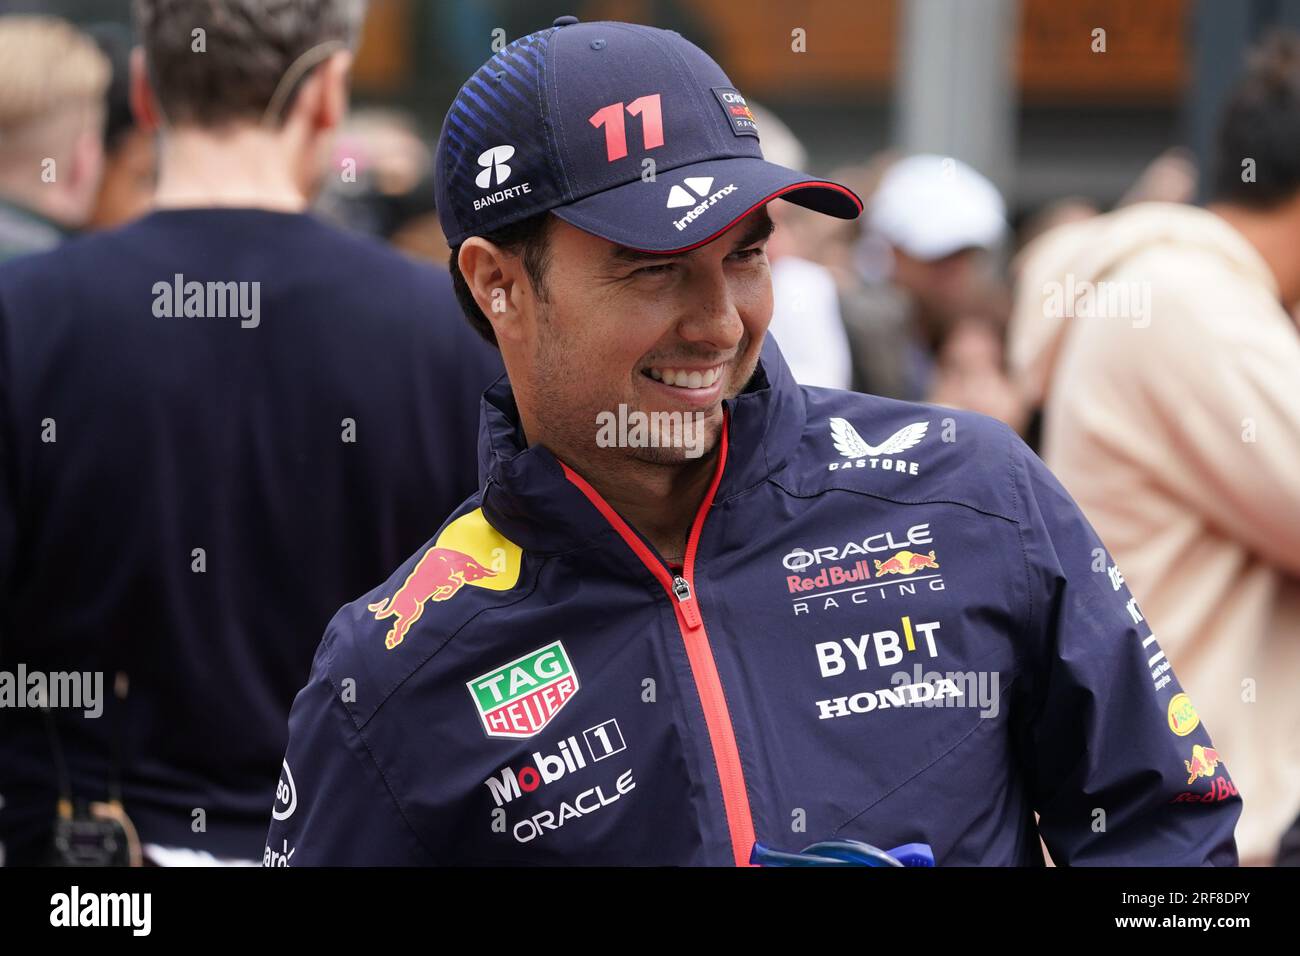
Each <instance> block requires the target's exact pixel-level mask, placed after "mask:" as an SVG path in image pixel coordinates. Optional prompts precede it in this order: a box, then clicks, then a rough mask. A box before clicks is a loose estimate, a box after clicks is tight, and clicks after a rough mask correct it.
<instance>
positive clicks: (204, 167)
mask: <svg viewBox="0 0 1300 956" xmlns="http://www.w3.org/2000/svg"><path fill="white" fill-rule="evenodd" d="M289 152H290V151H289V150H288V149H287V148H286V146H285V144H284V142H283V136H282V134H281V133H280V132H278V131H274V130H265V129H261V128H258V127H250V126H246V127H240V128H238V129H233V130H229V131H222V132H214V131H210V130H201V129H194V128H188V127H187V128H182V129H176V130H171V131H169V132H168V133H167V134H166V135H165V136H164V137H163V141H162V151H161V155H160V161H159V167H160V172H159V176H158V189H157V192H156V194H155V205H157V206H158V207H159V208H176V207H195V206H202V207H206V206H238V207H245V208H253V209H271V210H278V211H282V212H301V211H303V210H304V209H306V208H307V197H306V196H305V195H303V191H302V188H301V186H300V185H299V183H298V182H297V180H296V178H295V176H294V162H293V159H292V158H291V156H290V155H288V154H289Z"/></svg>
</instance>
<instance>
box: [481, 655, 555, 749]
mask: <svg viewBox="0 0 1300 956" xmlns="http://www.w3.org/2000/svg"><path fill="white" fill-rule="evenodd" d="M465 686H466V687H468V688H469V695H470V697H472V698H473V699H474V707H475V708H476V709H477V710H478V715H479V719H480V720H482V721H483V730H484V731H485V732H486V733H487V735H488V736H489V737H514V738H524V737H531V736H533V735H534V734H536V733H537V732H538V731H540V730H541V729H542V728H543V727H545V726H546V725H547V724H549V723H550V722H551V720H552V718H554V717H555V715H556V714H558V713H559V712H560V708H561V707H563V706H564V705H565V704H567V703H568V702H569V700H570V698H572V697H573V695H574V694H576V693H577V692H578V672H577V671H576V670H574V668H573V662H572V661H570V660H569V655H568V654H567V653H565V650H564V645H563V644H561V643H560V642H559V641H554V642H552V643H550V644H547V645H546V646H545V647H539V648H538V649H537V650H535V651H533V652H531V653H529V654H525V655H524V656H523V657H518V658H516V659H515V660H513V661H511V662H510V663H509V664H504V665H502V666H501V667H497V668H494V669H493V670H490V671H488V672H487V673H486V674H482V675H480V676H478V677H475V678H474V679H473V680H471V681H466V683H465Z"/></svg>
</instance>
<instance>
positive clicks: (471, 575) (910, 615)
mask: <svg viewBox="0 0 1300 956" xmlns="http://www.w3.org/2000/svg"><path fill="white" fill-rule="evenodd" d="M725 407H726V410H727V427H726V429H725V435H726V439H725V442H723V443H721V453H720V455H719V459H718V464H717V468H716V473H715V478H714V482H713V486H712V487H711V488H710V490H709V492H708V494H707V496H706V498H705V500H704V502H703V504H702V506H701V508H700V511H699V513H698V515H697V517H696V519H695V522H694V526H693V529H692V531H691V534H690V537H689V540H688V549H687V552H686V557H685V563H684V566H683V567H682V569H681V570H680V572H677V571H675V570H673V569H671V568H669V567H667V566H666V565H665V564H664V562H663V561H662V560H661V559H660V558H659V557H658V556H657V554H656V553H655V551H654V549H653V548H652V547H651V546H650V545H649V544H648V543H647V542H646V541H645V540H644V539H643V538H641V537H640V536H639V535H638V534H637V533H636V531H635V530H633V529H631V528H629V527H628V526H627V525H626V524H625V523H624V522H623V520H622V519H621V518H620V517H619V516H618V515H617V513H615V512H614V511H613V510H612V509H611V508H610V507H609V506H608V505H607V504H606V503H605V502H604V501H603V499H601V497H600V496H599V495H598V494H597V493H596V492H595V490H594V489H592V488H591V487H590V486H589V485H588V484H587V482H586V481H585V480H584V479H583V478H582V477H581V476H580V475H577V474H576V473H574V472H573V471H571V470H570V469H569V468H568V467H567V466H565V465H564V464H562V463H561V462H559V461H558V460H557V459H556V458H555V457H554V456H553V455H552V454H551V453H550V452H549V451H547V450H546V449H545V448H544V447H541V446H538V447H533V448H526V447H525V446H524V444H523V442H522V439H521V432H520V428H519V423H518V418H517V413H516V410H515V407H514V403H513V399H512V397H511V393H510V390H509V387H508V383H507V382H505V381H502V382H501V383H498V385H497V386H495V387H494V388H493V389H491V390H489V392H488V393H487V394H486V395H485V397H484V403H483V410H482V424H481V427H480V477H481V482H480V484H481V487H480V491H479V493H478V494H477V495H475V496H474V497H473V498H471V499H470V500H469V501H467V502H466V503H465V504H464V505H463V506H462V507H461V508H459V509H458V510H457V511H456V512H455V514H454V515H453V516H452V519H451V520H450V521H448V523H447V524H445V525H444V526H443V527H442V529H441V530H440V531H439V532H438V534H437V536H436V537H435V538H434V540H432V541H430V542H429V543H428V544H427V545H426V546H425V548H423V549H422V550H421V551H420V552H419V553H417V554H416V555H414V556H413V557H412V558H411V559H410V560H409V561H407V562H406V564H404V565H403V566H402V567H401V568H400V569H398V571H397V573H396V574H395V575H393V577H392V578H391V579H389V581H388V582H387V583H385V584H384V585H382V586H381V587H379V588H377V589H376V590H374V591H372V592H371V593H370V594H368V595H366V596H365V597H363V598H362V599H361V600H359V601H357V602H356V603H354V604H351V605H349V606H348V607H345V608H343V609H342V610H341V611H340V612H339V613H338V614H337V615H336V616H335V618H334V620H333V621H332V622H331V623H330V625H329V627H328V629H327V631H326V633H325V637H324V640H323V641H322V643H321V645H320V647H319V649H318V650H317V653H316V659H315V662H314V664H313V667H312V674H311V679H310V682H309V683H308V684H307V686H306V687H305V688H304V689H303V690H302V691H301V692H300V693H299V695H298V697H297V699H296V701H295V702H294V706H293V711H292V715H291V717H290V738H289V747H288V753H287V756H286V759H285V762H284V766H283V768H282V771H281V779H280V785H279V790H278V797H277V801H276V805H275V808H274V812H273V817H274V818H273V820H272V822H271V827H270V832H269V835H268V839H267V846H266V849H265V851H264V853H263V862H264V863H265V864H268V865H290V866H296V865H313V864H402V865H417V864H706V865H731V864H733V863H734V864H742V865H743V864H745V863H746V862H747V861H748V860H749V858H750V853H751V849H752V846H753V843H754V842H755V840H756V839H757V840H759V841H761V842H763V843H765V844H767V845H769V846H773V847H776V848H778V849H786V850H798V849H800V848H801V847H803V846H805V845H807V844H810V843H813V842H816V841H818V840H824V839H832V838H838V839H843V838H851V839H859V840H864V841H866V842H868V843H871V844H873V845H875V846H879V847H884V848H888V847H893V846H897V845H900V844H904V843H911V842H922V843H928V844H930V846H931V847H932V848H933V851H934V855H935V859H936V862H937V864H938V865H940V866H951V865H963V864H981V865H1042V863H1043V858H1042V852H1041V848H1040V844H1039V834H1040V833H1041V835H1042V837H1043V839H1044V840H1045V841H1046V844H1047V846H1048V848H1049V850H1050V852H1051V855H1052V858H1053V859H1054V860H1055V862H1056V863H1058V864H1063V865H1069V864H1073V865H1081V864H1109V865H1139V864H1143V865H1145V864H1160V865H1187V866H1190V865H1220V866H1222V865H1233V864H1235V863H1236V860H1237V854H1236V847H1235V843H1234V841H1233V828H1234V826H1235V824H1236V821H1237V817H1238V816H1239V814H1240V812H1241V798H1240V796H1239V795H1238V794H1237V790H1236V788H1235V786H1234V785H1233V784H1232V781H1231V779H1230V777H1229V776H1228V772H1227V769H1226V766H1225V763H1224V758H1223V755H1220V754H1219V753H1218V752H1217V751H1216V750H1215V749H1214V746H1213V743H1212V742H1211V740H1210V736H1209V734H1208V733H1207V730H1206V727H1205V726H1204V724H1202V723H1201V721H1200V719H1199V717H1198V716H1197V713H1196V710H1195V707H1194V705H1193V702H1192V701H1191V700H1189V699H1188V697H1187V695H1186V694H1184V693H1183V692H1182V689H1181V688H1180V686H1179V684H1178V681H1177V679H1176V677H1175V676H1174V674H1173V672H1172V670H1171V669H1170V666H1169V663H1168V661H1166V660H1165V659H1164V655H1163V653H1162V652H1161V650H1160V647H1159V644H1158V643H1157V641H1156V638H1155V635H1154V634H1153V633H1152V629H1151V626H1150V625H1149V624H1148V622H1147V621H1145V620H1144V619H1143V617H1142V613H1141V610H1140V609H1139V607H1138V605H1137V603H1136V601H1135V600H1134V598H1133V595H1132V594H1131V593H1130V592H1129V589H1128V587H1127V586H1126V585H1125V584H1124V583H1123V576H1122V573H1121V572H1120V570H1119V569H1118V568H1116V567H1115V566H1114V564H1113V562H1112V561H1111V559H1110V557H1109V555H1108V553H1107V552H1106V550H1105V548H1104V545H1103V544H1102V542H1101V541H1100V540H1099V539H1098V537H1097V535H1096V533H1095V532H1094V531H1093V530H1092V528H1091V527H1090V526H1089V524H1088V522H1087V521H1086V520H1085V518H1084V517H1083V516H1082V515H1081V513H1080V512H1079V510H1078V508H1077V507H1076V506H1075V504H1074V502H1073V501H1072V500H1071V499H1070V497H1069V495H1068V494H1067V493H1066V492H1065V491H1064V490H1063V488H1062V487H1061V485H1060V484H1058V483H1057V481H1056V480H1055V479H1054V478H1053V476H1052V475H1051V474H1050V473H1049V472H1048V471H1047V469H1046V468H1045V467H1044V466H1043V464H1042V463H1041V461H1040V460H1039V459H1038V458H1037V457H1036V456H1035V455H1034V454H1033V452H1032V451H1030V450H1029V449H1028V448H1027V447H1026V446H1025V445H1024V444H1023V443H1022V442H1021V441H1020V439H1019V438H1018V437H1017V436H1016V435H1015V434H1014V433H1013V432H1011V431H1010V430H1009V429H1008V428H1006V427H1005V426H1004V425H1002V424H1001V423H999V422H996V421H994V420H992V419H990V418H986V417H984V416H980V415H976V414H972V413H967V412H960V411H955V410H950V409H946V408H939V407H935V406H929V405H921V404H912V403H905V402H897V401H892V400H888V399H883V398H878V397H873V396H870V395H861V394H855V393H850V392H842V391H832V390H827V389H819V388H805V387H800V386H798V385H796V384H795V383H794V381H793V380H792V378H791V377H790V373H789V371H788V369H787V368H786V366H785V364H784V362H783V361H782V360H781V358H780V356H779V354H778V353H777V352H776V350H775V348H774V347H769V348H767V350H766V351H765V354H764V359H763V361H762V364H761V365H760V368H759V371H758V372H757V374H756V375H755V377H754V379H753V380H752V381H751V383H750V385H749V387H748V388H747V389H746V390H745V391H744V392H743V393H742V394H741V395H739V396H738V397H737V398H735V399H733V400H729V401H727V402H726V403H725ZM1157 623H1158V622H1157ZM1036 813H1037V814H1038V815H1039V816H1040V819H1039V820H1038V821H1037V822H1036V821H1035V814H1036Z"/></svg>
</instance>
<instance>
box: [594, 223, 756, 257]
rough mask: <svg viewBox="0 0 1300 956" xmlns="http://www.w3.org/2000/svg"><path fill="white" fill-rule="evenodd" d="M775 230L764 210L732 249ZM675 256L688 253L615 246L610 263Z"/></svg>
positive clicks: (610, 254) (753, 241)
mask: <svg viewBox="0 0 1300 956" xmlns="http://www.w3.org/2000/svg"><path fill="white" fill-rule="evenodd" d="M775 228H776V225H775V223H773V222H772V217H771V216H769V215H768V214H767V211H766V210H764V212H763V215H761V216H759V217H757V218H755V219H754V220H753V222H751V223H750V224H749V225H748V226H746V227H745V231H744V232H742V233H741V234H740V237H739V238H738V239H737V240H736V242H735V244H734V245H733V246H732V247H731V248H732V249H733V250H735V249H740V248H743V247H744V246H748V245H752V244H753V243H755V242H762V241H763V240H764V239H766V238H768V237H769V236H770V235H772V231H773V230H774V229H775ZM674 255H686V253H684V252H680V253H672V252H643V251H642V250H640V249H630V248H628V247H627V246H620V245H618V244H615V245H614V248H613V249H611V250H610V252H609V261H610V262H617V263H628V264H636V263H641V262H654V261H656V260H661V259H670V258H672V257H673V256H674Z"/></svg>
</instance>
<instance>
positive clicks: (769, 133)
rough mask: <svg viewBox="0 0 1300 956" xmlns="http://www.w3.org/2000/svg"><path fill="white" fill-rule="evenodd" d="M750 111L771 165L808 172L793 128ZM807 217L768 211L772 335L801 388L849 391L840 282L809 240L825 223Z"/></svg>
mask: <svg viewBox="0 0 1300 956" xmlns="http://www.w3.org/2000/svg"><path fill="white" fill-rule="evenodd" d="M748 105H749V108H750V111H751V112H752V113H753V116H754V120H755V122H756V123H757V124H758V126H759V128H760V129H762V130H763V155H764V156H765V157H766V158H767V160H768V162H772V163H776V164H777V165H779V166H785V167H787V168H788V169H795V170H805V169H807V167H808V154H807V151H806V150H805V149H804V148H803V144H802V143H800V142H799V140H798V139H796V138H795V135H794V133H792V132H791V131H790V128H789V127H788V126H786V125H785V124H784V123H782V122H781V121H780V120H779V119H778V118H777V117H776V116H775V114H773V113H772V112H770V111H769V110H766V109H763V108H762V107H761V106H758V105H756V104H755V103H754V102H753V101H752V100H751V101H750V102H749V104H748ZM805 212H806V211H805V210H801V209H800V207H798V206H795V205H794V204H792V203H774V204H773V205H772V206H771V207H770V209H769V213H770V215H771V217H772V222H773V223H774V224H775V225H776V230H775V232H773V234H772V239H771V241H770V242H769V243H768V245H767V258H768V262H769V263H770V264H771V270H772V299H773V307H772V324H771V326H770V327H769V328H768V332H769V333H770V334H771V335H772V337H773V338H774V339H775V340H776V342H777V344H778V345H779V346H780V347H781V354H782V355H783V356H785V360H786V363H787V364H788V365H789V366H790V371H791V372H792V373H793V374H794V380H795V381H796V382H798V383H799V384H800V385H814V386H819V387H821V388H849V387H850V386H851V385H852V384H853V362H852V359H851V358H850V356H849V339H848V335H847V334H845V331H844V321H843V320H842V319H841V318H840V306H839V295H838V291H837V289H836V285H835V277H834V276H833V275H832V274H831V271H830V270H829V269H827V268H826V267H825V266H824V265H821V264H820V263H818V262H816V261H814V258H815V255H816V253H815V251H814V243H813V241H812V240H811V237H810V236H809V234H808V233H809V228H808V226H807V222H808V220H810V219H822V218H826V217H824V216H821V215H820V214H819V213H815V212H806V214H805V215H801V214H800V213H805Z"/></svg>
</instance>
